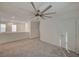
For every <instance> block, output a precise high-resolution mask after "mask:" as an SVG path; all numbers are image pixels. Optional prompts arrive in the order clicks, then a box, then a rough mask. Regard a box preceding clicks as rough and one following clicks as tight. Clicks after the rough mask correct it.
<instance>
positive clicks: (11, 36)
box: [0, 32, 29, 44]
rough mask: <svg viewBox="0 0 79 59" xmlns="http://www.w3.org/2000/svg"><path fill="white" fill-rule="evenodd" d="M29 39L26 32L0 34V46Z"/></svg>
mask: <svg viewBox="0 0 79 59" xmlns="http://www.w3.org/2000/svg"><path fill="white" fill-rule="evenodd" d="M25 38H29V33H28V32H15V33H0V44H3V43H7V42H11V41H16V40H22V39H25Z"/></svg>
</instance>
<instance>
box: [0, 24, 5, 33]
mask: <svg viewBox="0 0 79 59" xmlns="http://www.w3.org/2000/svg"><path fill="white" fill-rule="evenodd" d="M0 32H6V25H5V24H0Z"/></svg>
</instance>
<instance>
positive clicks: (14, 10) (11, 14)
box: [0, 2, 79, 22]
mask: <svg viewBox="0 0 79 59" xmlns="http://www.w3.org/2000/svg"><path fill="white" fill-rule="evenodd" d="M50 4H51V5H53V7H52V8H51V9H50V10H48V11H47V12H51V11H56V15H55V17H57V16H60V14H61V15H62V13H64V12H65V11H67V10H68V11H69V10H72V9H79V3H78V2H74V3H71V2H35V5H36V8H37V9H40V10H41V11H42V10H43V9H44V8H46V7H47V6H48V5H50ZM33 11H34V10H33V8H32V6H31V4H30V3H29V2H0V20H6V21H8V20H14V21H21V22H25V21H28V19H29V18H30V17H32V14H31V13H32V12H33ZM52 16H53V15H52Z"/></svg>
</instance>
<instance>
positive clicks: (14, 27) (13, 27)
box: [12, 24, 17, 32]
mask: <svg viewBox="0 0 79 59" xmlns="http://www.w3.org/2000/svg"><path fill="white" fill-rule="evenodd" d="M16 29H17V28H16V25H14V24H12V32H16Z"/></svg>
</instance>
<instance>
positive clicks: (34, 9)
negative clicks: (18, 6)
mask: <svg viewBox="0 0 79 59" xmlns="http://www.w3.org/2000/svg"><path fill="white" fill-rule="evenodd" d="M31 5H32V7H33V8H34V10H35V11H36V7H35V5H34V3H33V2H31Z"/></svg>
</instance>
